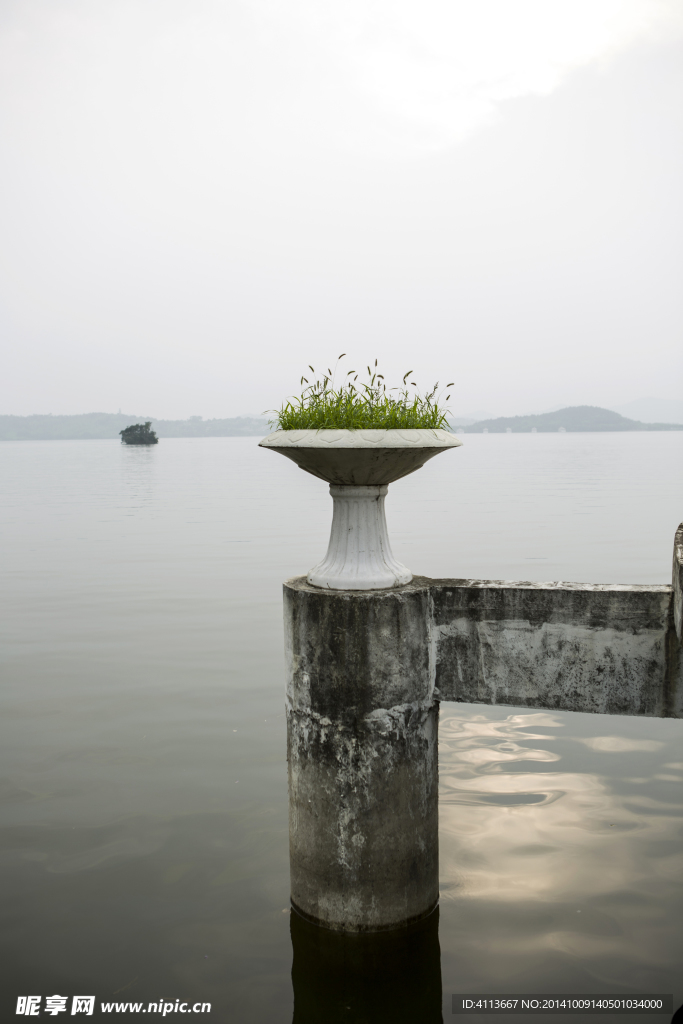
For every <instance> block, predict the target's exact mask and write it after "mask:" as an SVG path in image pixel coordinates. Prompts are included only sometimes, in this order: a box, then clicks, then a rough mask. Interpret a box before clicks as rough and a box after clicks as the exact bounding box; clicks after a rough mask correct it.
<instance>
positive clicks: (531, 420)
mask: <svg viewBox="0 0 683 1024" xmlns="http://www.w3.org/2000/svg"><path fill="white" fill-rule="evenodd" d="M454 425H455V426H457V425H458V424H457V423H454ZM485 430H487V431H488V432H489V433H490V434H504V433H506V431H511V432H512V433H513V434H519V433H524V434H528V433H530V432H531V431H532V430H536V431H537V432H538V433H539V434H544V433H557V431H558V430H566V431H567V433H574V432H576V431H586V432H590V431H615V430H619V431H621V430H683V424H680V423H640V422H639V421H638V420H629V419H627V418H626V417H625V416H620V415H619V413H618V412H612V411H611V410H610V409H601V408H600V407H599V406H597V405H572V406H569V407H568V408H566V409H558V410H557V412H544V413H541V414H539V415H536V416H500V417H498V418H497V419H492V420H479V422H478V423H471V424H470V425H469V426H467V427H466V428H465V431H464V432H466V433H468V434H481V433H483V432H484V431H485Z"/></svg>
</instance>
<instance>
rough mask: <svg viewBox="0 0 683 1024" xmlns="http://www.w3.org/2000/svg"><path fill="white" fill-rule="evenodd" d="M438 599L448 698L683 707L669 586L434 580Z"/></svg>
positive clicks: (437, 644) (556, 705) (583, 707)
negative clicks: (673, 639)
mask: <svg viewBox="0 0 683 1024" xmlns="http://www.w3.org/2000/svg"><path fill="white" fill-rule="evenodd" d="M431 595H432V601H433V611H432V623H431V629H432V644H433V645H434V660H435V672H436V675H435V684H436V687H437V690H438V695H439V696H440V698H441V699H442V700H453V701H464V702H468V703H482V704H511V705H519V706H522V707H533V708H553V709H557V710H563V711H584V712H585V711H588V712H595V713H599V714H612V715H647V716H655V717H663V716H674V717H676V716H679V715H681V714H682V713H683V703H682V701H681V687H680V680H679V678H678V677H679V675H680V673H679V672H678V671H677V669H678V664H677V660H676V658H675V654H676V648H677V647H678V641H676V643H675V644H672V643H671V639H672V637H671V633H672V621H671V608H672V588H671V587H670V586H622V585H597V584H581V583H510V582H503V581H492V580H434V581H432V584H431Z"/></svg>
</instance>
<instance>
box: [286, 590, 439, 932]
mask: <svg viewBox="0 0 683 1024" xmlns="http://www.w3.org/2000/svg"><path fill="white" fill-rule="evenodd" d="M429 582H430V581H427V580H424V579H420V578H416V579H414V580H413V581H412V582H411V583H409V584H407V585H406V586H403V587H400V588H397V589H395V590H384V591H365V592H359V591H356V592H353V593H351V592H348V591H324V590H320V589H318V588H316V587H312V586H311V585H310V584H308V583H307V582H306V579H305V578H304V577H301V578H297V579H294V580H289V581H288V582H287V583H286V584H285V586H284V605H285V647H286V660H287V736H288V762H289V807H290V864H291V892H292V904H293V906H294V908H295V910H296V911H298V912H299V913H300V914H301V915H302V916H303V917H305V918H307V919H308V920H310V921H313V922H315V923H317V924H321V925H324V926H326V927H327V928H331V929H334V930H338V931H347V932H371V931H384V930H390V929H393V928H398V927H401V926H404V925H406V924H407V923H409V922H414V921H418V920H420V919H421V918H424V917H426V916H428V915H429V914H430V913H431V912H432V911H433V910H434V908H435V906H436V904H437V901H438V803H437V784H438V761H437V733H438V704H437V703H436V702H435V700H434V683H433V679H434V671H433V665H432V664H431V662H432V660H433V656H432V650H431V645H430V642H429V639H430V638H429V622H430V614H429V610H430V600H431V598H430V591H429Z"/></svg>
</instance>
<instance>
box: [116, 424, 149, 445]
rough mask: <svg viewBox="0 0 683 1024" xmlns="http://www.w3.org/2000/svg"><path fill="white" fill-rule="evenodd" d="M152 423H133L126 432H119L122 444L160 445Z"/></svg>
mask: <svg viewBox="0 0 683 1024" xmlns="http://www.w3.org/2000/svg"><path fill="white" fill-rule="evenodd" d="M151 428H152V421H151V420H147V422H146V423H144V424H143V423H133V424H131V426H130V427H126V428H125V429H124V430H119V434H120V435H121V443H122V444H159V438H158V437H157V435H156V434H155V433H154V431H153V430H152V429H151Z"/></svg>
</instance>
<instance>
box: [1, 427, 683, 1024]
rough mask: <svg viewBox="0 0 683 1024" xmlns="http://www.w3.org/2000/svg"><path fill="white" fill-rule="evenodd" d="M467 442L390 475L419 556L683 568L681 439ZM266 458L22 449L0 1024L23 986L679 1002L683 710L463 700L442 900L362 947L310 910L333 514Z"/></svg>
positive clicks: (221, 1000) (8, 624)
mask: <svg viewBox="0 0 683 1024" xmlns="http://www.w3.org/2000/svg"><path fill="white" fill-rule="evenodd" d="M464 440H465V446H464V447H463V448H461V449H458V450H457V451H455V452H451V453H448V454H446V455H443V456H441V457H440V458H439V459H436V460H434V461H433V462H432V463H430V464H428V466H426V467H425V468H424V469H423V470H421V471H420V472H419V473H418V474H416V475H415V476H413V477H410V478H407V479H406V480H404V481H400V482H399V483H397V484H394V485H392V487H391V488H390V492H389V497H388V500H387V514H388V519H389V528H390V534H391V537H392V542H393V546H394V550H395V553H396V555H397V556H398V557H399V558H400V559H401V560H402V561H404V562H405V563H406V564H407V565H409V566H410V567H411V568H412V569H413V571H415V572H420V573H423V574H425V575H431V576H449V575H451V576H465V577H477V576H479V577H488V578H506V579H531V580H544V579H565V580H577V581H592V582H626V583H664V582H668V581H669V579H670V563H671V547H672V541H673V533H674V529H675V527H676V525H677V524H678V522H679V521H680V519H681V518H683V479H682V475H681V472H680V466H681V463H682V461H683V459H682V456H683V434H677V433H662V434H624V435H619V434H594V435H576V434H562V435H488V436H483V435H479V436H465V438H464ZM255 444H256V439H251V438H197V439H178V440H165V441H163V442H162V443H161V444H159V445H158V446H157V447H156V448H153V449H144V448H123V447H121V446H120V445H118V444H117V443H116V442H108V441H87V442H58V441H53V442H21V443H13V442H4V443H2V445H0V486H1V487H2V490H3V495H4V497H3V503H2V505H3V508H2V513H1V515H2V615H1V617H0V630H1V632H2V692H1V705H0V716H1V727H2V743H1V746H0V800H1V810H2V817H1V828H0V860H1V863H2V873H1V878H2V913H1V929H2V965H3V971H2V994H1V998H0V1002H1V1005H2V1007H3V1013H2V1019H3V1020H5V1019H9V1018H10V1017H11V1018H12V1019H20V1018H16V1017H15V1015H14V1010H15V1006H16V999H17V996H20V995H32V994H42V996H43V997H45V996H48V995H53V994H61V995H63V996H69V997H71V996H73V995H76V994H78V995H81V994H86V995H87V994H91V995H95V996H97V1000H98V1004H99V1001H100V1000H105V1001H111V1002H120V1003H133V1002H140V1003H142V1004H143V1005H145V1006H147V1004H148V1003H149V1002H158V1001H162V1002H170V1003H172V1004H173V1006H175V1002H176V1000H180V1001H181V1002H183V1001H186V1002H188V1003H189V1004H190V1005H192V1004H195V1003H211V1005H212V1010H211V1013H210V1014H206V1015H204V1016H203V1017H202V1018H200V1019H207V1020H213V1021H236V1022H242V1021H244V1022H252V1021H254V1022H261V1021H268V1022H290V1021H292V1019H294V1020H295V1021H296V1024H307V1022H309V1021H318V1020H319V1021H323V1020H327V1021H330V1022H336V1021H338V1020H342V1019H344V1020H351V1021H354V1022H358V1021H365V1020H368V1021H370V1020H372V1021H373V1022H374V1024H382V1022H384V1021H387V1022H388V1021H392V1022H394V1021H404V1020H405V1021H413V1020H418V1019H419V1020H421V1021H424V1022H426V1024H431V1022H432V1021H439V1020H440V1019H441V1012H442V1011H441V1006H442V1005H443V1016H444V1019H445V1020H449V1019H451V1009H450V997H451V993H454V992H459V991H460V992H464V991H481V992H490V993H498V992H503V991H506V990H508V991H509V990H511V991H516V992H523V991H526V992H531V991H545V992H552V991H564V992H567V991H569V992H582V993H583V992H605V991H612V992H621V993H624V994H628V993H631V992H635V991H648V992H660V993H673V994H674V997H675V998H674V1005H679V1004H680V1003H681V1002H683V970H682V969H681V964H683V925H682V923H681V922H682V920H683V787H682V783H683V723H681V722H672V721H659V720H657V721H651V720H644V719H630V718H617V717H602V716H600V717H598V716H590V715H571V714H557V713H552V714H550V713H541V712H537V713H534V712H529V711H527V710H524V709H515V708H487V707H483V706H475V705H453V704H444V705H442V711H441V732H440V736H441V752H440V777H441V907H440V912H439V914H440V916H439V917H437V916H436V915H435V916H434V917H433V918H430V919H429V921H428V922H427V923H425V925H424V928H423V929H422V931H420V930H418V931H417V932H416V933H414V934H413V933H411V934H410V935H403V936H397V937H393V938H392V937H391V936H389V937H387V936H384V937H375V938H376V940H377V941H374V942H373V941H372V940H371V939H366V940H360V941H357V942H355V943H349V942H348V941H345V939H344V937H343V936H342V937H339V936H331V935H325V936H322V937H321V936H320V935H319V934H316V931H315V929H313V931H311V929H310V926H308V925H306V924H305V923H304V922H301V921H299V920H298V919H296V920H294V919H292V918H291V916H290V913H289V909H288V898H289V886H288V863H287V793H286V766H285V720H284V714H283V696H282V681H283V659H282V626H281V590H280V585H281V582H282V580H283V579H285V578H286V577H288V576H291V575H295V574H299V573H301V572H305V571H306V569H308V568H309V567H310V566H311V565H313V564H314V563H315V562H316V561H317V560H318V559H319V558H320V556H321V554H322V553H323V552H324V550H325V546H326V543H327V535H328V530H329V523H330V517H331V500H330V498H329V496H328V495H327V493H326V488H325V485H324V484H322V482H320V481H317V480H315V479H314V478H313V477H308V476H306V474H304V473H302V472H300V471H298V470H297V469H296V468H295V467H294V466H293V465H292V464H291V463H289V462H287V461H286V460H284V459H281V458H278V457H277V456H275V455H273V454H272V453H269V452H263V451H260V450H258V449H257V448H256V447H255ZM290 930H291V931H290ZM292 962H293V965H294V966H293V972H292ZM292 982H293V985H292ZM70 1005H71V1002H70V1000H69V1007H70ZM349 1007H350V1009H349ZM416 1008H417V1009H416ZM418 1012H419V1014H420V1016H419V1017H418V1016H417V1014H418ZM98 1013H99V1011H96V1013H95V1016H97V1015H98ZM344 1014H346V1015H347V1016H346V1017H344ZM68 1015H69V1011H67V1013H66V1014H65V1015H64V1018H66V1016H68ZM43 1016H44V1015H43ZM102 1016H105V1015H102ZM106 1016H107V1017H109V1016H110V1015H106ZM159 1016H160V1015H159ZM169 1016H170V1017H171V1019H180V1018H179V1017H178V1016H177V1015H175V1016H174V1013H170V1014H169ZM61 1017H62V1015H61V1014H60V1015H59V1017H58V1018H57V1019H60V1018H61ZM114 1018H116V1019H121V1020H126V1019H127V1020H131V1021H132V1020H135V1019H139V1020H148V1019H149V1015H148V1014H147V1015H144V1016H143V1015H141V1014H137V1015H136V1014H134V1013H131V1012H127V1013H125V1014H121V1015H119V1014H114ZM51 1019H52V1018H51ZM77 1019H80V1018H79V1017H77ZM151 1019H152V1020H153V1019H155V1017H154V1016H152V1018H151ZM191 1019H193V1018H191ZM468 1019H469V1018H468ZM516 1019H517V1020H523V1018H522V1017H518V1018H516ZM543 1019H546V1018H543ZM574 1019H576V1018H574ZM632 1019H633V1018H632ZM635 1019H638V1020H641V1019H642V1020H647V1019H654V1018H649V1017H642V1018H641V1017H638V1018H635ZM657 1019H660V1020H661V1019H664V1018H657Z"/></svg>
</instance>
